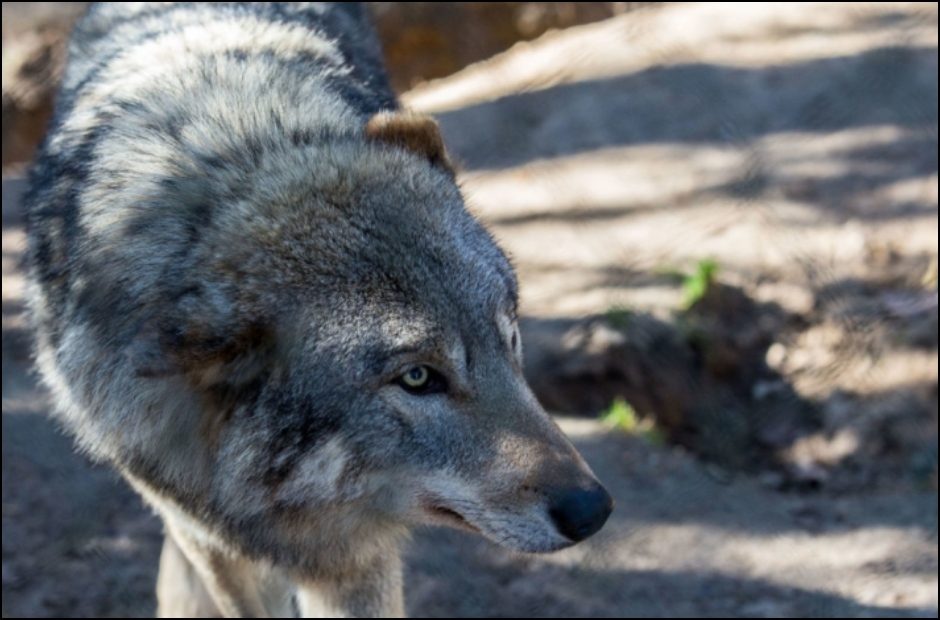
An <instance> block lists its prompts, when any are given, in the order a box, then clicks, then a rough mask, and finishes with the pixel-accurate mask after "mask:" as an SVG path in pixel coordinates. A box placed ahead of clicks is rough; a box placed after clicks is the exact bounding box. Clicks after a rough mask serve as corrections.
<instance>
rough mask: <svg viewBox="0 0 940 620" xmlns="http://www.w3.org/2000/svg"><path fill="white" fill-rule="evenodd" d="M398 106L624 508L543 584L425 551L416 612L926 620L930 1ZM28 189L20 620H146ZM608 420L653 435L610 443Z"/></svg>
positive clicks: (114, 485)
mask: <svg viewBox="0 0 940 620" xmlns="http://www.w3.org/2000/svg"><path fill="white" fill-rule="evenodd" d="M404 99H405V101H406V102H407V103H408V104H409V105H410V106H411V107H414V108H416V109H419V110H423V111H427V112H431V113H434V114H435V115H436V116H437V117H438V118H439V120H440V121H441V124H442V128H443V131H444V133H445V139H446V143H447V144H448V147H449V149H450V150H451V152H452V156H453V157H454V159H455V160H456V161H458V162H459V163H460V165H461V167H462V170H461V176H460V178H461V182H462V185H463V187H464V189H465V192H466V194H467V196H468V199H469V202H470V204H471V206H472V208H473V209H474V211H475V212H476V213H477V214H478V215H479V216H480V217H481V218H482V219H483V220H484V221H485V222H486V223H487V224H488V226H489V227H490V229H491V230H492V231H493V233H494V235H495V236H496V237H497V238H498V239H499V240H500V242H501V244H503V245H504V246H505V247H506V248H507V249H508V250H509V252H510V253H511V255H512V257H513V260H514V263H515V265H516V267H517V269H518V272H519V275H520V280H521V286H522V312H523V315H524V322H523V330H524V334H523V340H524V342H525V343H526V344H527V364H528V367H529V375H530V379H531V380H532V382H533V384H534V385H535V386H536V388H537V392H538V393H539V396H540V397H541V398H542V399H543V401H545V402H546V403H547V404H550V406H551V407H552V408H553V409H554V410H557V411H563V412H565V414H564V415H560V416H559V420H560V422H561V424H562V428H563V429H564V430H565V431H566V432H567V433H569V435H570V436H571V437H572V439H573V440H574V442H575V443H576V445H577V446H578V447H579V449H580V450H581V451H582V454H584V456H585V458H586V460H587V461H588V462H589V463H590V464H591V466H592V468H593V469H594V471H595V472H596V473H597V475H598V476H599V478H600V479H601V480H602V481H603V482H604V483H605V484H606V485H607V486H608V488H609V490H610V491H611V493H612V495H613V496H614V498H615V501H616V509H615V512H614V514H613V516H612V517H611V520H610V522H609V523H608V524H607V526H606V527H605V528H604V529H603V530H602V531H601V533H600V534H598V535H597V536H596V537H594V538H592V539H590V540H589V541H587V542H586V543H584V544H582V545H579V546H577V547H574V548H573V549H571V550H568V551H565V552H562V553H559V554H555V555H551V556H525V555H520V554H513V553H509V552H506V551H504V550H501V549H498V548H496V547H494V546H493V545H491V544H489V543H487V542H485V541H482V540H480V539H478V538H475V537H472V536H469V535H465V534H462V533H457V532H452V531H446V530H424V531H419V532H417V533H416V535H415V537H414V541H413V543H412V544H411V545H410V546H409V550H408V554H407V576H406V600H407V608H408V611H409V614H411V615H414V616H437V615H460V616H464V615H496V616H509V617H526V616H568V615H573V616H587V615H595V616H676V615H707V616H875V615H877V616H880V615H892V616H893V615H898V616H929V617H936V615H937V591H938V579H937V574H938V552H937V486H936V484H937V477H936V476H937V473H936V462H937V319H936V316H937V288H936V287H937V280H936V277H937V276H936V273H937V224H938V217H937V185H938V177H937V8H936V4H915V5H909V4H901V3H893V4H867V5H844V4H843V5H808V4H804V5H795V4H788V5H787V4H785V5H779V6H765V5H741V4H733V5H714V6H710V5H698V4H689V3H686V4H676V5H669V6H665V7H641V8H640V9H638V10H636V11H633V12H630V13H626V14H622V15H618V16H615V17H612V18H609V19H606V20H604V21H600V22H597V23H593V24H588V25H583V26H577V27H574V28H568V29H566V30H563V31H558V32H550V33H548V34H546V35H544V36H543V37H541V38H539V39H537V40H536V41H534V42H530V43H524V44H519V45H517V46H516V47H513V48H512V49H510V50H509V51H507V52H506V53H504V54H501V55H498V56H496V57H495V58H493V59H491V60H489V61H486V62H483V63H480V64H477V65H473V66H470V67H468V68H466V69H464V70H462V71H460V72H458V73H457V74H455V75H452V76H450V77H447V78H443V79H441V80H438V81H433V82H429V83H427V84H424V85H420V86H417V87H416V88H414V89H412V90H411V91H409V92H408V93H406V94H405V97H404ZM20 189H21V183H20V182H19V181H17V180H15V179H5V181H4V189H3V615H4V616H7V615H10V616H18V615H53V616H61V615H109V616H123V615H129V616H145V615H150V614H152V613H153V610H154V598H153V585H154V580H155V572H156V565H157V556H158V553H159V548H160V541H161V533H160V524H159V523H158V521H157V520H156V518H155V517H153V516H152V515H151V513H150V512H149V511H148V510H147V509H146V508H145V507H144V506H143V505H142V503H141V502H140V500H139V499H138V498H137V497H136V496H135V495H134V494H133V493H132V492H131V491H130V490H129V489H128V488H127V487H126V485H125V484H123V483H122V482H121V481H120V480H119V479H118V478H117V477H116V476H115V475H114V474H112V473H110V471H109V470H107V469H106V468H103V467H97V466H93V465H91V464H89V463H88V462H87V460H86V459H84V457H82V456H81V455H77V454H76V453H75V452H74V451H73V449H72V447H71V443H70V441H69V440H68V439H67V438H66V437H65V436H63V435H61V434H60V433H59V432H58V431H57V429H55V427H54V425H53V424H52V422H51V421H50V420H49V418H47V417H46V416H45V415H44V414H45V412H46V410H47V407H48V401H47V397H46V396H45V394H44V393H43V392H42V390H41V389H39V388H37V386H36V383H35V380H34V377H33V376H32V375H31V371H30V362H29V355H28V345H27V336H26V334H25V332H24V329H23V323H22V317H21V316H20V311H21V309H22V307H21V293H22V280H21V276H20V271H19V265H18V260H19V256H20V254H21V252H22V248H23V243H24V241H23V233H22V216H21V213H20V212H19V209H18V206H17V201H16V196H17V194H18V192H19V190H20ZM706 261H708V262H710V263H711V264H714V265H716V266H717V275H716V276H715V278H714V282H711V280H710V279H709V283H708V284H707V285H706V287H705V288H706V289H707V291H706V294H704V295H703V296H701V298H695V299H689V298H688V297H687V296H688V294H689V293H688V287H687V286H686V287H684V286H683V282H685V283H686V284H688V283H689V282H690V281H692V280H694V278H691V279H690V278H688V277H686V278H685V279H683V274H686V275H688V274H690V273H694V272H695V271H696V269H699V270H701V268H702V265H703V264H706ZM617 395H620V396H623V397H625V398H626V400H627V401H628V402H629V403H630V405H631V406H632V407H634V408H635V409H636V411H637V413H638V415H639V416H640V417H641V418H644V416H645V418H644V419H643V420H641V423H636V424H631V425H621V426H620V427H612V426H611V425H609V424H606V423H604V422H602V421H600V420H598V419H597V418H596V416H597V414H598V413H599V411H601V410H603V409H604V408H606V406H607V405H608V404H609V400H610V399H611V398H612V397H615V396H617ZM574 414H578V415H574ZM643 429H645V430H643ZM649 429H659V430H660V431H661V432H658V433H652V432H647V431H648V430H649ZM738 457H740V458H738Z"/></svg>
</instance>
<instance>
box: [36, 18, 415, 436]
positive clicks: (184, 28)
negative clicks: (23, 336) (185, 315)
mask: <svg viewBox="0 0 940 620" xmlns="http://www.w3.org/2000/svg"><path fill="white" fill-rule="evenodd" d="M396 107H397V103H396V101H395V98H394V95H393V93H392V91H391V89H390V87H389V84H388V80H387V77H386V74H385V73H384V70H383V68H382V61H381V55H380V49H379V45H378V43H377V41H376V39H375V36H374V33H373V31H372V28H371V25H370V24H369V22H368V20H367V15H366V14H365V11H364V9H363V7H361V6H359V5H347V4H345V3H338V4H330V3H170V4H162V3H153V4H149V3H102V4H96V5H94V6H92V7H91V8H90V10H89V12H88V14H87V15H86V16H85V17H84V18H83V19H82V20H81V21H80V22H79V24H78V25H77V26H76V29H75V32H74V35H73V38H72V40H71V43H70V49H69V63H68V67H67V69H66V73H65V77H64V81H63V85H62V88H61V90H60V93H59V96H58V99H57V104H56V110H55V114H54V117H53V121H52V123H51V126H50V128H49V132H48V134H47V137H46V140H45V141H44V143H43V145H42V146H41V148H40V151H39V154H38V157H37V160H36V163H35V165H34V167H33V169H32V171H31V176H30V187H29V190H28V192H27V196H26V199H25V206H26V210H27V228H28V235H29V248H28V252H27V254H28V256H27V261H28V272H29V277H30V295H29V305H30V309H31V318H32V322H33V325H34V327H35V332H36V335H37V357H38V364H39V367H40V370H41V372H42V375H43V377H44V378H45V380H46V382H47V384H49V385H50V387H51V388H52V391H53V393H54V394H55V395H56V398H57V401H58V406H57V408H56V409H57V411H58V412H59V413H60V415H63V417H64V418H65V420H66V422H67V425H68V426H70V427H72V428H73V430H76V431H77V432H78V435H79V439H80V440H83V444H84V445H85V446H86V448H88V449H89V450H90V451H91V452H92V453H95V452H99V451H100V450H98V448H99V447H100V446H102V445H104V444H106V443H107V442H106V441H104V436H107V435H108V434H109V433H110V434H111V435H119V434H120V432H123V431H119V429H123V428H127V426H128V424H136V421H133V420H130V419H129V418H127V417H126V415H129V414H124V413H122V412H121V411H120V410H121V409H126V410H128V411H130V410H133V408H134V401H133V399H134V398H136V397H138V396H140V393H139V387H138V386H137V384H135V383H133V380H132V378H131V377H130V376H129V375H128V371H127V368H126V366H127V365H128V360H127V356H128V352H129V343H132V342H135V341H137V340H144V341H146V339H147V338H148V330H150V331H153V330H155V329H157V330H162V331H163V332H166V333H170V334H171V336H170V337H171V338H172V337H176V336H174V335H173V334H172V330H173V328H175V323H174V320H175V317H174V316H172V314H171V313H170V312H169V310H168V309H169V308H170V307H171V305H173V307H176V308H180V307H185V306H186V304H190V305H191V306H192V305H198V306H199V307H201V308H207V307H208V308H210V309H211V311H212V312H213V313H214V314H213V316H216V317H218V320H217V324H215V325H207V326H203V327H205V329H206V330H210V328H211V329H217V330H222V331H224V330H226V329H229V328H232V329H234V328H236V327H239V326H238V325H235V323H237V318H235V310H236V309H235V308H232V307H229V306H226V305H225V304H230V303H232V302H231V301H230V298H229V297H228V296H227V293H228V292H229V291H223V290H221V289H220V288H219V287H218V286H217V285H215V284H213V283H212V282H211V281H210V280H209V278H208V277H207V275H206V273H207V269H208V265H209V264H210V263H212V262H213V261H215V262H216V263H218V262H219V259H218V257H219V255H220V253H221V252H222V251H225V252H228V256H227V258H226V259H225V262H226V264H227V265H230V266H231V269H232V270H233V271H237V270H239V269H241V267H242V265H243V263H247V262H248V261H250V260H251V258H250V257H249V256H248V254H247V252H246V254H245V257H242V256H240V255H239V254H238V249H239V248H238V246H239V241H238V240H239V239H251V240H253V241H254V240H257V239H259V238H261V237H262V236H263V235H262V234H260V233H259V230H260V229H256V228H253V227H255V226H258V222H257V219H258V218H257V217H256V214H255V212H254V211H253V210H254V209H255V208H256V207H257V205H259V204H266V203H268V202H272V201H274V202H276V201H277V200H278V199H283V198H284V194H285V192H287V191H289V189H285V188H290V187H292V186H294V185H297V184H298V183H300V182H301V181H302V180H303V179H304V178H305V177H309V176H310V175H311V174H312V169H311V165H310V161H309V158H310V149H305V148H304V147H306V146H309V145H317V144H320V143H322V142H323V141H324V140H325V139H326V138H327V137H341V136H347V135H348V136H353V135H360V134H361V131H362V126H363V124H364V122H365V119H367V118H368V117H370V116H371V115H372V114H374V113H376V112H378V111H379V110H383V109H392V108H396ZM267 215H268V216H270V217H274V216H273V215H271V214H267ZM220 268H226V267H225V265H222V267H220ZM259 279H260V278H259ZM258 288H260V285H259V286H258V287H255V290H257V289H258ZM245 289H246V290H247V291H249V292H250V291H251V290H252V287H251V285H250V284H246V286H245ZM246 295H247V293H246ZM256 296H257V295H256ZM223 299H224V300H225V301H222V300H223ZM252 302H253V299H241V300H238V302H237V303H240V304H242V305H243V306H247V305H248V304H250V303H252ZM241 309H244V308H241ZM230 323H231V324H230ZM186 336H187V337H192V336H193V334H186ZM180 337H182V336H180ZM195 337H200V334H196V335H195ZM203 337H204V338H206V339H207V340H211V339H212V337H213V336H204V335H203ZM130 353H131V354H133V350H132V349H131V350H130ZM146 361H147V360H144V363H145V364H144V365H146ZM138 362H140V360H138ZM145 370H147V369H146V368H145ZM121 402H124V403H126V406H122V405H120V403H121ZM139 404H140V403H138V405H139ZM107 412H111V413H107ZM88 415H96V416H99V417H100V418H101V420H98V422H103V423H104V424H103V425H102V424H98V426H97V430H96V431H95V433H94V436H91V435H88V436H85V437H83V436H82V433H83V432H85V430H83V429H90V428H91V426H92V425H91V424H89V423H88V422H89V421H88V419H86V417H85V416H88ZM108 416H112V417H113V418H114V419H113V420H111V421H108V419H107V418H108ZM88 432H90V430H89V431H88ZM145 436H146V433H141V441H144V439H143V437H145Z"/></svg>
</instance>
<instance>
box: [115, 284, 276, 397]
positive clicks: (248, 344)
mask: <svg viewBox="0 0 940 620" xmlns="http://www.w3.org/2000/svg"><path fill="white" fill-rule="evenodd" d="M213 301H216V298H215V297H214V296H210V295H206V294H204V293H202V294H201V293H199V292H195V293H190V294H187V295H185V296H184V297H182V298H180V299H179V300H176V302H175V303H172V304H171V305H170V307H164V308H162V309H160V312H159V313H157V314H156V316H154V317H151V318H150V319H146V320H144V321H143V323H142V324H141V325H140V326H139V327H138V330H137V333H136V334H135V335H134V337H133V338H132V339H131V341H130V342H129V343H128V344H127V345H126V346H125V348H124V358H125V360H126V361H127V363H128V364H129V365H130V367H131V369H132V370H133V372H134V374H135V375H136V376H138V377H146V378H156V377H167V376H172V375H181V374H190V375H193V376H197V377H198V375H199V374H200V373H203V374H205V373H206V372H209V374H213V373H214V372H216V370H214V369H218V368H219V367H220V365H228V369H229V370H228V371H227V372H226V374H227V375H233V374H239V375H245V374H246V373H248V374H250V372H251V370H250V369H251V368H253V367H256V366H258V364H257V363H256V362H258V361H259V360H262V358H263V357H264V356H265V355H266V353H267V352H269V351H270V350H271V346H270V345H271V343H272V342H273V334H272V332H271V331H270V330H268V329H265V327H264V326H263V324H262V323H261V322H259V321H253V320H248V319H246V318H245V317H242V316H238V315H237V314H236V313H235V312H233V311H232V308H233V306H230V305H228V304H213V303H212V302H213ZM157 317H159V318H157ZM236 369H237V370H238V372H237V373H236V372H235V370H236ZM242 378H244V377H242ZM206 381H208V382H210V383H211V379H209V378H207V379H206Z"/></svg>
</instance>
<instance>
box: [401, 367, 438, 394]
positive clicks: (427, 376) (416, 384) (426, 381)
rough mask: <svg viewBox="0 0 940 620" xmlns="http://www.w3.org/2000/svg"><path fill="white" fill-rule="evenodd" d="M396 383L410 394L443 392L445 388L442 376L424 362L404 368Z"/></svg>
mask: <svg viewBox="0 0 940 620" xmlns="http://www.w3.org/2000/svg"><path fill="white" fill-rule="evenodd" d="M397 383H398V385H400V386H401V387H402V388H404V389H405V391H407V392H410V393H412V394H432V393H437V392H443V391H444V389H445V388H446V383H445V381H444V377H442V376H441V375H440V373H438V372H437V371H435V370H432V369H431V368H430V367H428V366H425V365H424V364H421V365H419V366H412V367H411V368H409V369H408V370H406V371H405V373H404V374H403V375H401V376H400V377H398V381H397Z"/></svg>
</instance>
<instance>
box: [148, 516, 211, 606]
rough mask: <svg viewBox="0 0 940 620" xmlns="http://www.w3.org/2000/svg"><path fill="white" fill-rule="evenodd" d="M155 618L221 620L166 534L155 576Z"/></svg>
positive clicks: (202, 588)
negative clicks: (209, 619) (158, 568)
mask: <svg viewBox="0 0 940 620" xmlns="http://www.w3.org/2000/svg"><path fill="white" fill-rule="evenodd" d="M157 617H158V618H220V617H222V614H221V613H220V612H219V609H218V607H216V606H215V603H214V602H213V600H212V597H211V596H210V595H209V591H208V590H206V586H205V584H203V583H202V578H201V577H200V576H199V574H198V573H197V572H196V569H195V567H194V566H193V565H192V563H191V562H190V561H189V560H187V559H186V556H185V555H183V552H182V550H181V549H180V548H179V545H177V544H176V541H174V540H173V536H172V535H171V534H170V533H167V534H166V535H165V536H164V539H163V551H162V552H161V553H160V572H159V574H158V575H157Z"/></svg>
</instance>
